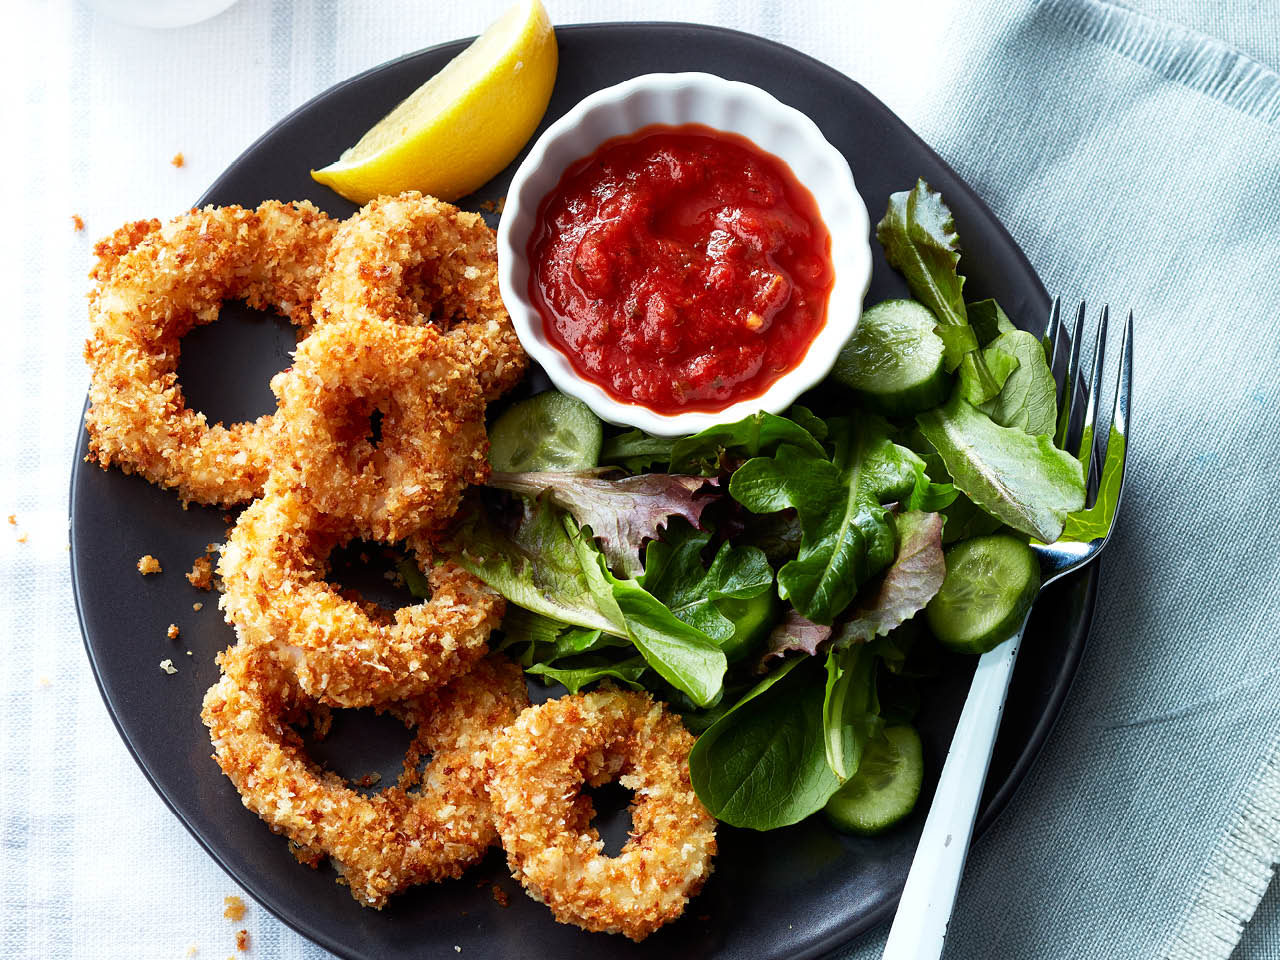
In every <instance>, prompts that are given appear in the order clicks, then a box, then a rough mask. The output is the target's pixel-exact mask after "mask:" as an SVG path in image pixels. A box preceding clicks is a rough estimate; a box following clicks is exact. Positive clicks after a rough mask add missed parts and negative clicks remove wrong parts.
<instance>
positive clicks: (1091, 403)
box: [1075, 306, 1109, 486]
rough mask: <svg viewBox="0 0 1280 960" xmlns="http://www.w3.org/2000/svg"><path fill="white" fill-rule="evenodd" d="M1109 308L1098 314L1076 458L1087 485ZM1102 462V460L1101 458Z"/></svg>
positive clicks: (1104, 356) (1100, 385)
mask: <svg viewBox="0 0 1280 960" xmlns="http://www.w3.org/2000/svg"><path fill="white" fill-rule="evenodd" d="M1108 316H1109V312H1108V308H1107V307H1105V306H1104V307H1103V308H1102V312H1101V313H1100V314H1098V332H1097V335H1096V336H1095V337H1094V338H1093V342H1094V348H1093V369H1092V370H1090V371H1089V392H1088V393H1087V394H1085V408H1084V426H1083V427H1082V428H1081V430H1080V442H1079V443H1078V444H1076V448H1075V453H1076V459H1077V460H1079V461H1080V462H1081V464H1083V466H1084V482H1085V486H1088V484H1089V468H1090V466H1091V465H1092V463H1093V458H1094V456H1095V455H1098V451H1097V450H1096V449H1094V447H1095V446H1096V445H1095V443H1094V435H1093V425H1094V421H1095V420H1096V419H1097V415H1098V395H1099V394H1100V393H1102V363H1103V360H1104V359H1105V358H1106V346H1107V319H1108ZM1099 463H1101V460H1099Z"/></svg>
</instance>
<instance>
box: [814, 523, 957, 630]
mask: <svg viewBox="0 0 1280 960" xmlns="http://www.w3.org/2000/svg"><path fill="white" fill-rule="evenodd" d="M897 528H898V553H897V556H896V557H895V559H894V561H893V565H892V566H891V567H889V569H888V570H886V571H885V574H884V576H883V577H882V578H881V579H880V582H879V583H877V584H869V585H868V588H867V589H865V590H863V591H862V593H861V594H859V595H858V600H857V610H856V611H855V613H854V614H853V616H852V617H851V618H850V619H849V620H847V621H845V622H844V623H843V624H841V626H840V630H839V632H838V633H837V635H836V645H837V646H848V645H849V644H853V643H866V642H868V641H870V640H872V639H874V638H875V637H878V636H884V635H885V634H887V633H889V631H890V630H892V629H894V628H895V627H897V626H898V625H899V624H901V623H903V622H905V621H907V620H910V619H911V618H912V617H914V616H915V615H916V614H917V613H919V612H920V611H921V610H923V609H924V608H925V606H926V605H927V604H928V603H929V601H930V600H932V599H933V595H934V594H936V593H937V592H938V591H939V590H940V589H941V588H942V578H943V577H944V576H946V573H947V565H946V562H945V561H944V560H943V558H942V517H941V516H940V515H939V514H936V513H920V512H919V511H914V510H913V511H910V512H908V513H903V514H899V516H898V517H897Z"/></svg>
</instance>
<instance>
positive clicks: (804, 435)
mask: <svg viewBox="0 0 1280 960" xmlns="http://www.w3.org/2000/svg"><path fill="white" fill-rule="evenodd" d="M784 443H785V444H790V445H792V446H794V447H798V448H800V449H801V450H807V451H809V452H810V453H812V454H813V455H815V456H824V451H823V449H822V444H821V443H819V442H818V438H817V437H815V436H814V435H813V434H812V433H810V432H809V431H808V430H806V429H805V428H804V427H802V426H800V425H799V424H798V423H795V422H793V421H791V420H788V419H786V418H785V417H779V416H777V415H775V414H772V413H765V412H764V411H763V410H761V411H759V412H758V413H753V414H751V415H750V416H747V417H743V418H742V419H741V420H739V421H737V422H736V423H718V424H716V425H715V426H711V427H707V429H705V430H703V431H702V432H701V433H695V434H693V435H692V436H689V437H681V438H680V439H679V440H677V441H676V442H675V445H674V446H673V447H672V448H671V472H672V473H702V474H706V475H712V474H715V473H716V472H718V471H719V468H720V455H721V454H722V453H724V452H725V451H726V450H734V451H737V452H738V453H741V454H743V455H744V456H746V457H757V456H760V455H761V454H764V453H766V452H771V451H773V450H776V449H777V448H778V447H779V446H780V445H782V444H784Z"/></svg>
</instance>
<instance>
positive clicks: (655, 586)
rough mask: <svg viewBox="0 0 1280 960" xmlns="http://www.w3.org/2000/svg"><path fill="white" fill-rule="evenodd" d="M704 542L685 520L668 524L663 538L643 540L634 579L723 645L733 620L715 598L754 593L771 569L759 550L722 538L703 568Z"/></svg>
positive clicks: (769, 582)
mask: <svg viewBox="0 0 1280 960" xmlns="http://www.w3.org/2000/svg"><path fill="white" fill-rule="evenodd" d="M710 541H711V534H710V532H704V533H698V532H696V531H694V530H693V529H692V528H690V527H689V526H688V525H686V524H680V525H679V526H674V527H673V528H669V529H668V531H667V536H666V537H665V538H664V539H663V540H651V541H649V546H648V549H647V550H646V552H645V566H644V575H643V576H642V577H639V578H638V579H637V582H639V584H640V585H641V586H643V587H644V588H645V589H646V590H648V591H649V592H650V593H652V594H653V595H654V596H655V597H657V598H658V599H659V600H661V601H662V602H663V603H665V604H666V605H667V608H668V609H669V610H670V611H671V612H672V613H673V614H675V615H676V616H677V617H679V618H680V619H681V620H683V621H684V622H685V623H687V624H689V625H690V626H693V627H697V628H698V629H699V630H701V631H702V632H703V633H705V634H706V635H707V636H709V637H710V638H711V639H712V640H715V641H716V642H717V643H723V642H724V641H725V640H728V639H729V638H730V637H732V636H733V632H734V624H733V621H732V620H731V619H729V618H728V617H726V616H725V615H724V613H723V612H722V611H721V610H720V608H719V607H717V606H716V603H715V601H717V600H726V599H735V600H749V599H751V598H752V597H758V596H759V595H760V594H762V593H764V592H765V591H766V590H768V589H769V588H771V587H772V586H773V569H772V568H771V567H770V566H769V561H768V560H766V559H765V555H764V551H763V550H760V549H759V548H757V547H735V546H733V545H732V544H730V543H729V542H728V541H725V542H724V543H723V544H721V545H720V550H719V552H717V553H716V555H715V558H714V559H713V560H712V561H711V566H710V567H709V568H705V569H704V568H703V566H702V552H703V550H704V549H706V546H707V544H708V543H710Z"/></svg>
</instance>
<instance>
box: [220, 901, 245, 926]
mask: <svg viewBox="0 0 1280 960" xmlns="http://www.w3.org/2000/svg"><path fill="white" fill-rule="evenodd" d="M222 907H223V909H222V915H223V916H224V917H226V918H227V919H228V920H231V921H233V922H237V921H240V920H242V919H244V901H243V900H241V899H240V898H239V897H237V896H230V897H223V898H222Z"/></svg>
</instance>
